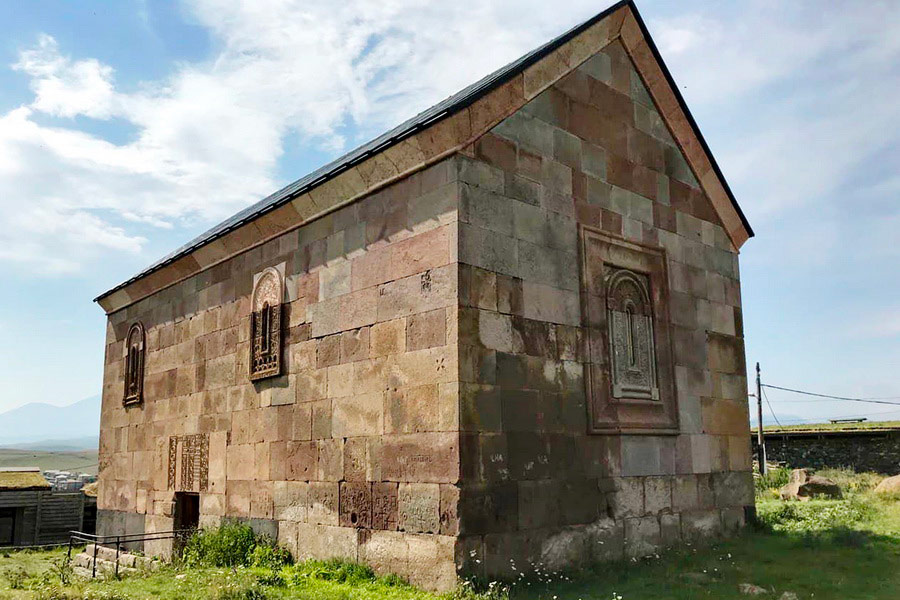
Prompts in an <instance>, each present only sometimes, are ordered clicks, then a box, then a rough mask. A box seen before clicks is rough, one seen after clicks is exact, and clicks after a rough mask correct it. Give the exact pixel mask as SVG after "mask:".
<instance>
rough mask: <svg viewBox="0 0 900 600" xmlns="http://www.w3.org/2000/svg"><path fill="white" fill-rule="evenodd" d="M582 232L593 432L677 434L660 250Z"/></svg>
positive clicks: (587, 372)
mask: <svg viewBox="0 0 900 600" xmlns="http://www.w3.org/2000/svg"><path fill="white" fill-rule="evenodd" d="M580 234H581V246H582V248H581V250H582V262H581V282H582V302H583V308H584V311H583V315H584V327H585V330H586V333H587V339H588V363H587V364H586V365H585V382H586V383H585V385H586V392H587V397H588V400H589V402H588V406H589V410H590V413H591V414H590V429H591V431H592V432H593V433H622V432H625V433H677V431H678V410H677V406H676V398H675V375H674V365H673V362H672V351H671V346H670V342H669V328H670V325H669V308H668V279H667V275H666V260H665V254H664V253H663V250H662V249H660V248H653V247H649V246H643V245H640V244H635V243H631V242H627V241H625V240H622V239H620V238H616V237H612V236H610V235H608V234H606V233H604V232H601V231H597V230H594V229H591V228H588V227H582V228H581V229H580Z"/></svg>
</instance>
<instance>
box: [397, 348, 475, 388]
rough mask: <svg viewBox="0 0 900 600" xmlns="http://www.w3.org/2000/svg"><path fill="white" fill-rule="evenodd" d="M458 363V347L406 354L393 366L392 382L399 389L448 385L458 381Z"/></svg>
mask: <svg viewBox="0 0 900 600" xmlns="http://www.w3.org/2000/svg"><path fill="white" fill-rule="evenodd" d="M458 363H459V357H458V355H457V351H456V346H439V347H437V348H428V349H425V350H417V351H415V352H406V353H404V354H399V355H397V356H396V358H395V360H394V362H393V364H392V365H391V368H390V374H391V377H392V380H391V381H392V383H393V384H394V385H396V386H397V387H405V386H414V385H426V384H429V383H447V382H450V381H453V380H455V379H456V377H457V373H458Z"/></svg>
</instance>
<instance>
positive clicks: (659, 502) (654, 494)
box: [644, 477, 672, 515]
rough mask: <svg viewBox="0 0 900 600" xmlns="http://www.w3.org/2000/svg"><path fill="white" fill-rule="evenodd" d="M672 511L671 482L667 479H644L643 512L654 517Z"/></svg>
mask: <svg viewBox="0 0 900 600" xmlns="http://www.w3.org/2000/svg"><path fill="white" fill-rule="evenodd" d="M671 510H672V481H671V478H669V477H647V478H646V479H644V512H645V513H647V514H651V515H655V514H658V513H660V512H663V511H671Z"/></svg>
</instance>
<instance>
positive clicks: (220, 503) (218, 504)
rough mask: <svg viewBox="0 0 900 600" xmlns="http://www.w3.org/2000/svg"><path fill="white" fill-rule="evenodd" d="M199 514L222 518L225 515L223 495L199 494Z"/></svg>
mask: <svg viewBox="0 0 900 600" xmlns="http://www.w3.org/2000/svg"><path fill="white" fill-rule="evenodd" d="M200 514H201V515H211V516H216V517H222V516H224V515H225V494H200Z"/></svg>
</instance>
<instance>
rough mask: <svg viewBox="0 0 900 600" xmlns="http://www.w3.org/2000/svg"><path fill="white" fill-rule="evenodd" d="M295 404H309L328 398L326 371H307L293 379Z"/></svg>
mask: <svg viewBox="0 0 900 600" xmlns="http://www.w3.org/2000/svg"><path fill="white" fill-rule="evenodd" d="M294 387H295V388H296V401H297V402H310V401H313V400H320V399H322V398H326V397H327V396H328V393H327V392H328V370H327V369H314V368H313V369H307V370H306V371H303V372H301V373H297V375H296V376H295V377H294Z"/></svg>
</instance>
